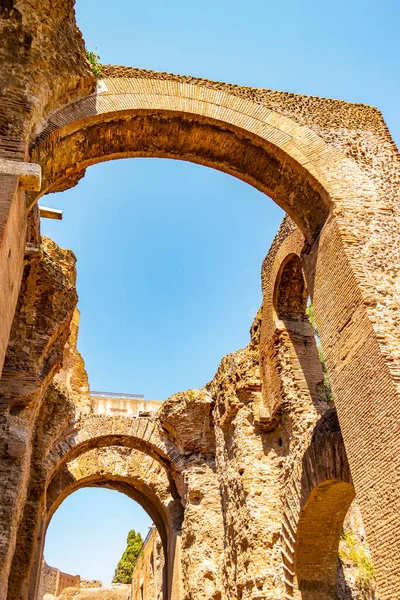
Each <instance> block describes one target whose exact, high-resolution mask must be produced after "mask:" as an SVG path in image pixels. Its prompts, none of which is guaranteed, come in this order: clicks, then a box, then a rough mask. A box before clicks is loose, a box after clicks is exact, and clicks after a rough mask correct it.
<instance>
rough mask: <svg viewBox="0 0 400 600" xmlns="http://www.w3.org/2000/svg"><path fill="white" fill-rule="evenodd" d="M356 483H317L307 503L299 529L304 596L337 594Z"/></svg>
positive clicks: (328, 599) (308, 599)
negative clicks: (339, 565) (344, 535)
mask: <svg viewBox="0 0 400 600" xmlns="http://www.w3.org/2000/svg"><path fill="white" fill-rule="evenodd" d="M353 498H354V489H353V486H352V485H351V484H349V483H346V482H344V481H326V482H324V483H322V484H320V485H319V486H317V487H316V488H315V489H314V490H313V491H312V493H311V494H310V497H309V498H308V500H307V503H306V505H305V506H304V508H303V510H302V513H301V516H300V520H299V524H298V529H297V551H296V574H297V580H298V587H299V590H300V592H301V594H302V599H303V600H333V599H334V598H336V579H337V557H338V547H339V540H340V534H341V531H342V527H343V521H344V518H345V516H346V513H347V511H348V509H349V507H350V504H351V502H352V501H353Z"/></svg>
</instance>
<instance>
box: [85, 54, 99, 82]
mask: <svg viewBox="0 0 400 600" xmlns="http://www.w3.org/2000/svg"><path fill="white" fill-rule="evenodd" d="M94 50H95V51H92V50H86V58H87V59H88V61H89V62H90V65H91V67H92V71H93V75H94V76H95V77H100V75H101V71H102V68H103V65H102V64H101V62H100V56H99V55H98V54H97V48H95V49H94Z"/></svg>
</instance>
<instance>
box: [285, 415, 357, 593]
mask: <svg viewBox="0 0 400 600" xmlns="http://www.w3.org/2000/svg"><path fill="white" fill-rule="evenodd" d="M300 473H301V474H300V480H297V481H296V482H295V483H294V481H295V479H296V474H295V475H294V477H293V479H292V482H291V484H289V486H288V491H287V494H286V505H285V511H284V525H283V532H282V533H283V535H282V545H283V562H284V575H285V583H286V591H287V597H288V598H294V597H296V598H301V599H302V600H334V599H335V598H336V580H337V558H338V547H339V539H340V533H341V530H342V527H343V521H344V518H345V516H346V514H347V511H348V509H349V507H350V505H351V503H352V501H353V500H354V497H355V491H354V486H353V481H352V478H351V474H350V468H349V464H348V461H347V456H346V451H345V448H344V444H343V439H342V435H341V432H340V427H339V422H338V420H337V415H336V410H335V409H333V408H332V409H329V410H327V411H326V412H325V413H324V415H323V416H322V417H321V418H320V419H319V421H318V422H317V424H316V426H315V429H314V432H313V436H312V439H311V443H310V444H309V446H308V448H307V450H306V451H305V453H304V454H303V457H302V460H301V467H300Z"/></svg>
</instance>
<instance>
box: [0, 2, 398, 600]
mask: <svg viewBox="0 0 400 600" xmlns="http://www.w3.org/2000/svg"><path fill="white" fill-rule="evenodd" d="M73 5H74V2H73V0H63V1H61V0H52V1H51V2H50V0H43V1H42V2H40V3H32V2H28V1H27V0H7V1H6V2H3V3H2V4H1V7H0V14H1V21H0V27H1V32H0V59H1V60H0V64H1V70H0V94H1V103H0V104H1V109H0V184H1V185H0V282H1V285H0V313H1V316H2V319H1V322H0V367H1V368H2V376H1V380H0V399H1V400H0V411H1V412H0V440H1V442H0V598H1V600H3V599H4V600H37V597H38V592H39V583H40V571H41V564H42V555H43V544H44V538H45V534H46V529H47V526H48V523H49V520H50V519H51V516H52V514H53V513H54V511H55V510H56V509H57V507H58V506H59V505H60V503H61V502H62V501H63V500H64V499H65V498H66V497H67V496H68V495H69V494H71V493H73V492H74V491H75V490H77V489H79V488H81V487H84V486H92V485H96V486H99V485H101V486H104V487H108V488H111V489H115V490H118V491H120V492H123V493H125V494H127V495H128V496H129V497H131V498H132V499H134V500H136V501H137V502H138V503H139V504H141V505H142V506H143V507H144V508H145V510H146V511H147V512H148V513H149V515H150V516H151V518H152V519H153V521H154V523H155V525H156V527H157V530H158V533H159V536H160V540H161V544H162V548H163V553H164V557H165V567H164V568H163V572H162V580H163V586H162V594H163V598H164V599H165V600H210V599H214V600H228V599H229V600H250V599H252V600H256V599H257V600H258V599H259V600H261V599H265V600H272V599H273V600H276V599H277V598H281V599H285V600H290V599H296V600H299V599H302V600H327V599H333V598H340V599H343V600H344V599H350V598H356V599H358V598H364V599H368V598H371V599H372V598H376V597H377V589H378V590H379V598H380V600H394V599H395V598H398V597H399V589H400V552H399V547H400V526H399V521H400V494H399V492H398V489H399V479H400V452H399V448H400V421H399V414H400V413H399V410H398V406H399V395H400V319H399V302H398V298H399V291H400V275H399V269H398V263H399V254H400V251H399V250H400V248H399V239H400V236H399V234H400V216H399V215H400V211H399V189H400V187H399V182H400V167H399V165H400V162H399V155H398V152H397V149H396V147H395V144H394V142H393V140H392V138H391V136H390V133H389V131H388V129H387V127H386V125H385V122H384V120H383V118H382V115H381V114H380V112H379V111H378V110H377V109H375V108H372V107H369V106H366V105H362V104H350V103H347V102H343V101H337V100H329V99H324V98H317V97H307V96H301V95H297V94H292V93H285V92H275V91H272V90H269V89H253V88H248V87H240V86H235V85H229V84H224V83H218V82H212V81H208V80H202V79H196V78H192V77H186V76H184V77H183V76H177V75H171V74H166V73H155V72H151V71H144V70H140V69H133V68H129V67H115V66H114V67H112V66H104V67H103V69H102V73H101V75H100V77H99V78H96V77H95V76H94V74H93V72H92V70H91V67H90V65H89V63H88V62H87V60H86V54H85V48H84V42H83V40H82V36H81V34H80V32H79V30H78V28H77V26H76V22H75V15H74V7H73ZM137 156H140V157H146V156H151V157H163V158H178V159H182V160H188V161H192V162H196V163H199V164H203V165H205V166H209V167H213V168H216V169H219V170H221V171H224V172H226V173H229V174H231V175H233V176H235V177H237V178H240V179H242V180H243V181H246V182H247V183H249V184H250V185H253V186H254V187H256V188H257V189H258V190H260V191H261V192H263V193H265V194H267V195H268V196H270V197H271V198H272V200H274V201H275V202H276V203H277V204H279V205H280V206H281V207H282V208H283V209H284V210H285V212H286V213H287V217H285V219H284V221H283V223H282V225H281V228H280V230H279V232H278V234H277V236H276V238H275V240H274V242H273V244H272V246H271V249H270V251H269V253H268V255H267V257H266V259H265V261H264V264H263V267H262V290H263V304H262V307H261V309H260V311H259V313H258V315H257V317H256V318H255V321H254V323H253V326H252V329H251V337H250V343H249V345H248V346H247V347H246V348H244V349H242V350H239V351H237V352H236V353H234V354H231V355H229V356H227V357H225V358H223V360H222V362H221V364H220V367H219V369H218V371H217V373H216V375H215V377H214V379H213V380H212V381H211V382H210V383H208V384H207V385H205V387H204V388H203V389H201V390H189V391H187V392H184V393H177V394H175V395H173V396H172V397H171V398H169V399H168V400H167V401H166V402H164V403H163V404H162V406H160V407H159V408H158V409H157V410H156V411H155V412H151V411H149V412H148V413H147V414H143V415H140V414H139V413H138V414H137V415H126V414H123V413H119V414H108V412H107V410H103V409H100V408H99V404H98V403H97V404H96V402H95V401H94V400H93V398H91V396H90V391H89V384H88V380H87V375H86V372H85V369H84V363H83V359H82V357H81V356H80V355H79V352H78V351H77V349H76V339H77V332H78V313H77V311H76V303H77V294H76V289H75V275H76V273H75V258H74V255H73V254H72V252H71V251H69V250H62V249H60V248H59V247H57V246H56V244H54V243H53V242H52V241H51V240H47V239H44V238H42V237H41V235H40V213H39V209H38V205H37V201H38V199H39V198H40V197H41V196H43V195H44V194H46V193H49V192H55V191H62V190H65V189H68V188H69V187H71V186H73V185H75V184H77V183H78V181H79V179H80V178H81V177H82V176H83V175H84V172H85V169H86V168H87V167H88V166H90V165H92V164H95V163H97V162H100V161H104V160H112V159H117V158H123V157H137ZM309 295H310V297H311V299H312V302H313V306H314V310H315V317H316V321H317V324H318V330H319V335H320V340H321V345H322V348H323V351H324V356H325V360H326V367H327V371H328V373H329V378H330V382H331V385H332V390H333V395H334V401H335V406H334V407H332V406H329V404H328V403H327V401H326V397H325V391H324V385H323V380H324V376H323V372H322V368H321V363H320V361H319V358H318V352H317V347H316V343H315V338H314V331H313V329H312V327H311V325H310V324H309V322H308V319H307V316H306V314H305V307H306V302H307V298H308V296H309ZM355 497H356V503H354V498H355ZM346 515H347V516H346ZM361 515H362V520H361ZM364 528H365V531H364ZM366 540H368V544H369V549H368V547H367V545H366ZM372 565H373V566H372ZM65 593H66V590H65V591H64V592H62V594H65ZM64 597H65V596H64Z"/></svg>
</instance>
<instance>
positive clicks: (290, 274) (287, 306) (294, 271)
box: [274, 254, 307, 321]
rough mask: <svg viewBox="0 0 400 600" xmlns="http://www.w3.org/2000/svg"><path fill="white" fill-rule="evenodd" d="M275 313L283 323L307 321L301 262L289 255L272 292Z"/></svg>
mask: <svg viewBox="0 0 400 600" xmlns="http://www.w3.org/2000/svg"><path fill="white" fill-rule="evenodd" d="M274 304H275V311H276V314H277V316H278V318H279V319H282V320H283V321H307V315H306V304H307V289H306V285H305V281H304V277H303V271H302V267H301V260H300V258H299V256H297V254H291V255H289V256H288V257H287V259H286V260H285V262H284V263H283V265H282V267H281V270H280V273H279V275H278V278H277V282H276V287H275V292H274Z"/></svg>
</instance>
